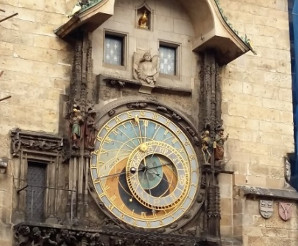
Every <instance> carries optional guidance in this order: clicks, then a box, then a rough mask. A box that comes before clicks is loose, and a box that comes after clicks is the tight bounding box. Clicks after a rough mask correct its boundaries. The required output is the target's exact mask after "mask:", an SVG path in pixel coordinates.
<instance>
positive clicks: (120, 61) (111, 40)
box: [104, 33, 125, 66]
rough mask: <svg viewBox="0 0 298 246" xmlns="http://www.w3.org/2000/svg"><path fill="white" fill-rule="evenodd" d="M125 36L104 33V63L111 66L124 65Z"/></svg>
mask: <svg viewBox="0 0 298 246" xmlns="http://www.w3.org/2000/svg"><path fill="white" fill-rule="evenodd" d="M124 56H125V36H124V35H121V34H114V33H106V34H105V40H104V63H106V64H111V65H118V66H124V65H125V57H124Z"/></svg>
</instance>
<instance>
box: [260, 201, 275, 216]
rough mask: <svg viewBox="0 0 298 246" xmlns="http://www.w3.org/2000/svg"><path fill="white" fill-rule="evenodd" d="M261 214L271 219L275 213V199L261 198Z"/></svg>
mask: <svg viewBox="0 0 298 246" xmlns="http://www.w3.org/2000/svg"><path fill="white" fill-rule="evenodd" d="M260 214H261V215H262V217H263V218H265V219H269V218H270V217H271V216H272V214H273V201H272V200H260Z"/></svg>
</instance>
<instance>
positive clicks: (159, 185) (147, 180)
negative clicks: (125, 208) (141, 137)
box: [126, 141, 190, 210]
mask: <svg viewBox="0 0 298 246" xmlns="http://www.w3.org/2000/svg"><path fill="white" fill-rule="evenodd" d="M145 145H146V146H145ZM126 168H127V169H126V171H127V176H126V179H127V184H128V187H129V189H130V191H131V193H132V194H133V196H134V197H135V199H137V200H138V201H139V202H140V203H141V204H143V205H144V206H145V207H148V208H151V209H156V210H163V209H170V208H172V207H174V206H176V205H177V204H179V203H180V202H181V201H182V200H183V199H184V197H185V195H186V194H187V191H188V190H189V182H188V180H189V176H190V173H189V164H188V163H186V162H185V161H184V160H183V158H182V156H181V155H180V153H179V152H178V151H177V150H176V149H175V148H173V147H172V146H170V145H169V144H166V143H164V142H159V141H149V142H146V143H142V144H141V145H140V146H138V147H137V148H135V149H134V150H133V151H132V153H131V154H130V156H129V158H128V162H127V167H126Z"/></svg>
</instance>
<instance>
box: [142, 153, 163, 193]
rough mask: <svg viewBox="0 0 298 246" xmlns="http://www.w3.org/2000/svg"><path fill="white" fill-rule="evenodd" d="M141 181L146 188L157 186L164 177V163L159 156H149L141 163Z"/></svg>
mask: <svg viewBox="0 0 298 246" xmlns="http://www.w3.org/2000/svg"><path fill="white" fill-rule="evenodd" d="M138 170H140V171H139V182H140V184H141V186H142V188H143V189H144V190H149V189H153V188H155V187H157V186H158V185H159V184H160V182H161V181H162V178H163V171H162V164H161V161H160V158H158V157H157V156H153V155H152V156H147V157H145V159H144V160H143V161H142V162H141V163H140V165H139V168H138Z"/></svg>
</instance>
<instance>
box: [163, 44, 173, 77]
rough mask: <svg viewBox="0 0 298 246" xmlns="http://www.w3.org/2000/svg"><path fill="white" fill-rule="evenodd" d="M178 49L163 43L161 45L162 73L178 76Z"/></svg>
mask: <svg viewBox="0 0 298 246" xmlns="http://www.w3.org/2000/svg"><path fill="white" fill-rule="evenodd" d="M177 49H178V46H176V45H172V44H165V43H161V44H160V45H159V56H160V73H161V74H165V75H172V76H175V75H177Z"/></svg>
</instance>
